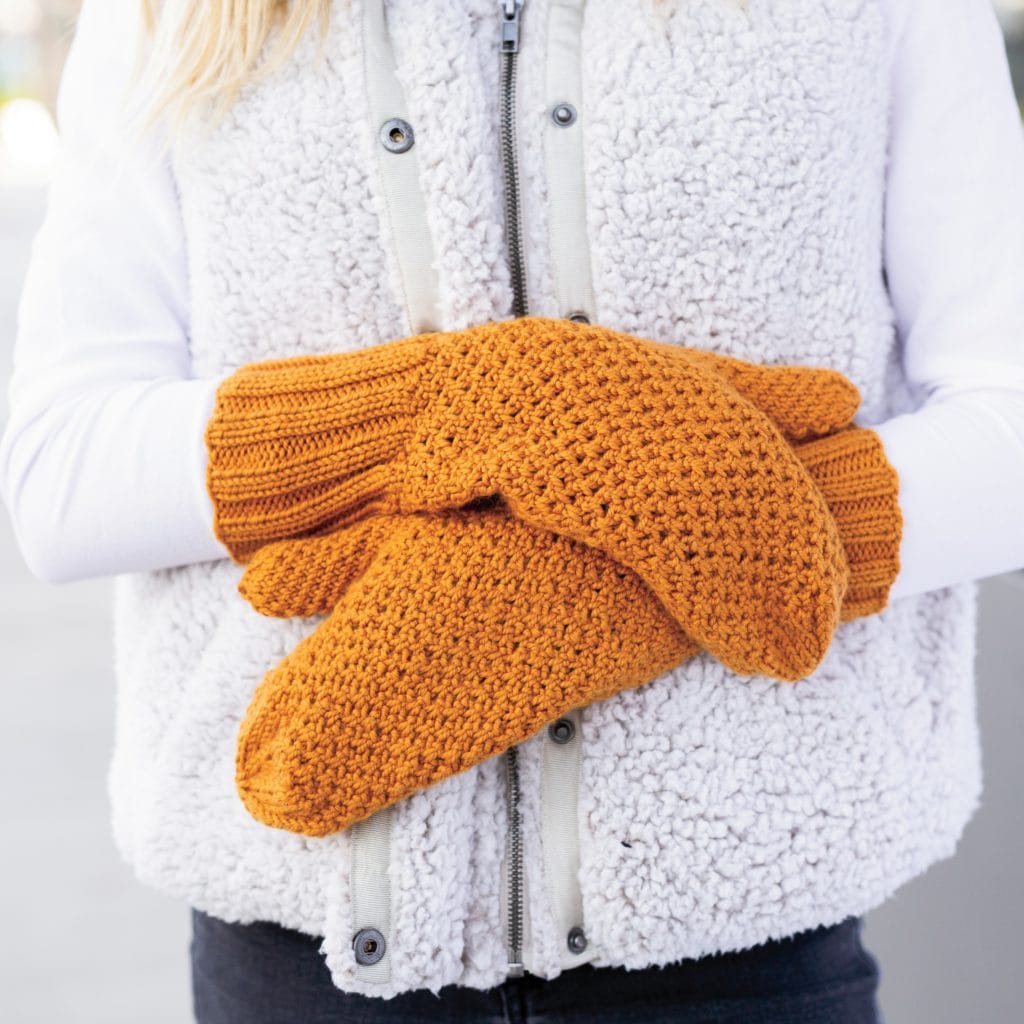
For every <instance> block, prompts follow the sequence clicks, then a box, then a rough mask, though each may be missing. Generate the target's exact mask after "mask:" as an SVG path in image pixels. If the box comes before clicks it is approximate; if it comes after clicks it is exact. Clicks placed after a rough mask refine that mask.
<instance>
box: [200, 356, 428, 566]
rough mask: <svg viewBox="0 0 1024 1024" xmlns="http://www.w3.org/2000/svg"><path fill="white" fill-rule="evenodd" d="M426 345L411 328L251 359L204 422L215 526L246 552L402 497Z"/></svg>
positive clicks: (232, 547)
mask: <svg viewBox="0 0 1024 1024" xmlns="http://www.w3.org/2000/svg"><path fill="white" fill-rule="evenodd" d="M428 359H429V353H428V349H427V346H426V345H425V344H424V343H423V342H422V341H421V340H419V339H417V338H411V339H410V338H403V339H400V340H399V341H395V342H391V343H389V344H386V345H377V346H374V347H372V348H367V349H363V350H360V351H356V352H345V353H338V354H331V355H322V356H302V357H297V358H293V359H278V360H270V361H266V362H261V363H252V364H249V365H247V366H243V367H241V369H239V370H237V371H236V372H235V373H233V374H232V375H231V376H230V377H228V378H226V379H225V380H224V381H223V383H222V384H221V385H220V386H219V388H218V389H217V395H216V400H215V402H214V409H213V413H212V415H211V417H210V420H209V422H208V424H207V427H206V432H205V441H206V448H207V452H208V462H207V473H206V485H207V490H208V492H209V494H210V498H211V499H212V501H213V507H214V532H215V533H216V535H217V537H218V539H219V540H220V541H221V543H222V544H224V546H225V547H226V548H227V549H228V551H229V552H230V553H231V555H232V557H233V558H235V560H236V561H239V562H244V561H246V560H247V559H248V558H249V557H250V556H251V555H252V553H253V552H254V551H256V550H257V549H259V548H260V547H262V546H263V545H264V544H267V543H270V542H271V541H275V540H284V539H287V538H293V537H300V536H311V535H316V534H318V533H322V532H325V531H328V530H331V529H335V528H337V527H339V526H343V525H345V524H346V523H348V522H350V521H351V520H352V519H355V518H359V517H361V516H362V515H366V514H370V513H371V512H376V511H380V512H385V513H386V512H391V511H395V510H396V508H397V497H398V485H399V482H400V480H401V474H402V471H403V466H404V462H405V452H406V446H407V444H408V440H409V438H410V437H411V435H412V433H413V429H414V426H415V418H416V415H417V413H418V412H420V405H421V397H420V387H419V383H420V379H421V370H422V367H423V365H424V364H425V363H426V362H427V361H428Z"/></svg>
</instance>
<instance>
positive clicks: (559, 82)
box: [351, 0, 598, 984]
mask: <svg viewBox="0 0 1024 1024" xmlns="http://www.w3.org/2000/svg"><path fill="white" fill-rule="evenodd" d="M583 5H584V0H566V2H554V3H551V4H549V5H548V17H547V21H546V28H545V32H546V33H547V39H546V46H545V50H546V58H545V68H544V73H545V79H544V81H545V89H546V92H547V95H548V96H549V97H550V98H551V102H550V104H549V106H548V112H547V115H546V126H545V133H544V166H545V175H546V178H547V181H546V194H547V196H548V209H547V222H548V233H549V246H550V261H551V271H552V274H553V284H554V291H555V294H556V296H557V302H558V304H559V307H560V315H563V316H566V317H568V318H570V319H573V320H576V321H580V322H590V321H591V320H592V319H594V318H595V303H594V297H593V290H592V284H591V264H590V250H589V246H588V244H587V230H586V197H585V189H584V173H583V136H582V132H583V129H584V124H585V118H584V111H583V105H582V87H581V32H582V23H583ZM538 6H540V5H538ZM498 7H499V12H498V13H499V14H500V18H501V22H502V24H501V25H500V26H496V38H497V39H498V40H499V46H498V48H499V50H500V51H501V62H502V86H503V93H504V95H503V103H502V108H503V118H502V120H503V125H502V126H501V127H502V130H503V134H504V142H505V144H504V145H503V147H502V151H503V161H504V167H505V172H506V213H507V215H508V220H507V221H506V230H507V232H513V233H514V235H515V238H516V239H517V240H518V241H517V243H516V244H513V242H512V241H511V240H510V241H509V247H510V251H509V255H510V264H511V265H510V269H511V271H512V280H513V282H515V281H517V280H519V281H523V282H524V284H523V287H522V288H520V289H517V296H518V295H521V296H522V299H521V301H518V300H517V303H516V309H517V313H518V314H519V315H529V311H528V309H527V306H526V301H525V267H524V265H523V264H524V260H525V254H524V253H523V251H522V241H521V240H522V232H521V227H520V215H521V205H520V196H519V180H518V173H517V168H516V166H515V160H516V152H515V150H516V145H517V142H516V132H515V117H516V111H515V97H514V84H515V74H514V64H513V66H512V67H511V69H510V66H509V61H510V57H509V53H508V46H509V41H510V39H514V49H513V53H515V52H517V51H518V43H519V33H518V19H519V18H521V17H522V11H523V10H524V7H525V4H524V0H498ZM510 13H511V15H512V18H511V19H510V17H509V15H510ZM510 21H511V29H510ZM510 31H511V33H512V34H510ZM363 41H364V49H365V60H366V89H367V95H368V103H369V108H370V114H371V118H372V121H373V124H374V125H376V126H377V128H376V130H377V139H376V140H375V142H376V152H377V157H378V161H379V171H380V179H381V182H382V186H383V194H384V197H385V204H386V211H385V217H384V223H385V224H386V225H387V226H388V229H389V235H390V239H389V240H390V243H391V247H392V250H393V252H394V253H395V257H396V262H397V270H398V278H399V282H400V284H401V294H402V296H403V299H404V301H405V317H406V320H407V323H408V327H409V333H410V334H415V333H421V332H424V331H430V330H439V329H441V328H440V317H439V312H438V309H439V307H438V299H437V296H438V281H437V272H436V270H435V262H434V248H433V242H432V239H431V234H430V231H429V228H428V221H427V214H426V201H425V197H424V195H423V193H422V188H421V179H420V175H419V168H418V165H417V158H416V147H415V125H414V124H413V123H412V119H411V118H410V116H409V113H408V108H407V105H406V101H405V97H404V94H403V90H402V88H401V86H400V84H399V81H398V78H397V76H396V74H395V59H394V54H393V51H392V46H391V39H390V35H389V33H388V29H387V24H386V19H385V13H384V0H367V3H366V6H365V17H364V19H363ZM515 59H517V58H516V57H512V58H511V60H512V61H513V62H514V61H515ZM509 161H512V163H511V166H510V164H509ZM580 726H581V710H580V709H575V710H573V711H571V712H569V713H567V714H565V715H564V716H562V717H561V718H560V719H558V721H556V722H553V723H551V724H550V725H549V726H548V727H547V730H546V734H545V743H544V746H543V750H542V752H541V756H540V822H539V826H540V856H541V859H542V871H543V878H544V882H545V886H544V888H545V892H544V900H545V903H546V905H547V914H546V915H545V917H546V920H545V924H544V927H545V930H547V929H548V928H552V927H553V928H554V929H555V939H556V945H557V949H559V950H560V951H561V952H560V954H559V960H558V963H557V964H548V963H544V964H540V963H537V962H535V958H536V955H537V954H536V952H535V951H533V950H531V948H530V945H531V944H530V941H529V940H530V933H531V931H532V930H533V929H534V928H536V927H537V925H536V924H534V923H533V922H532V915H530V913H529V909H528V907H527V905H526V894H525V891H524V889H525V875H526V873H525V871H524V870H522V862H521V858H522V856H523V854H524V852H525V851H524V848H523V841H522V834H521V831H520V827H519V801H518V799H515V800H513V801H512V802H510V804H509V807H508V812H509V816H508V822H509V831H508V835H507V838H506V851H505V857H504V859H503V861H502V865H501V889H500V891H501V893H502V899H503V901H506V902H503V906H502V914H501V918H502V921H503V924H504V926H505V928H506V936H505V938H506V948H507V950H508V951H509V975H510V976H518V975H519V974H522V973H523V970H524V969H525V970H534V969H536V971H537V972H538V973H547V972H549V971H550V970H551V968H553V967H555V966H557V967H559V968H560V969H563V970H564V969H567V968H571V967H575V966H579V965H580V964H582V963H586V962H588V961H589V960H592V959H594V958H595V956H597V955H598V950H597V949H596V947H595V946H594V944H593V943H591V942H589V940H588V938H587V935H586V930H585V924H584V922H583V919H582V893H581V890H580V884H579V848H580V842H579V815H578V796H579V773H580V759H581V746H582V739H583V737H582V733H581V728H580ZM515 754H516V748H512V750H510V751H508V752H506V754H505V755H503V764H504V766H505V769H506V779H507V784H508V793H509V794H510V795H511V796H512V797H516V796H517V795H518V785H519V776H518V770H517V765H516V757H515ZM392 818H393V808H385V809H383V810H382V811H378V812H377V813H376V814H375V815H373V816H371V818H370V819H367V821H366V822H360V823H358V824H357V825H355V826H353V827H352V830H351V842H352V877H351V894H352V913H353V920H352V934H353V940H352V946H353V957H354V961H355V967H354V974H355V976H356V977H357V978H358V979H359V980H361V981H365V982H370V983H381V984H383V983H387V982H389V981H390V980H391V950H390V949H389V947H388V930H387V929H388V926H389V923H390V921H391V920H392V917H393V915H392V899H393V896H394V894H393V893H392V892H391V886H390V885H389V884H388V876H389V871H388V868H389V864H390V859H391V855H392V844H391V840H392V835H391V828H392ZM524 918H525V920H524ZM524 924H526V925H527V927H525V928H524ZM543 945H545V946H547V947H548V948H550V942H546V943H544V944H543ZM545 959H547V958H545Z"/></svg>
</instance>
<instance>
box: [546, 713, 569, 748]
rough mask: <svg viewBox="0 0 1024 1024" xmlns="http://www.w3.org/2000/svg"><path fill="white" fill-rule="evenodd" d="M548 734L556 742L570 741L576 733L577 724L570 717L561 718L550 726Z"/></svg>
mask: <svg viewBox="0 0 1024 1024" xmlns="http://www.w3.org/2000/svg"><path fill="white" fill-rule="evenodd" d="M548 735H549V736H550V737H551V738H552V739H553V740H554V741H555V743H568V742H569V740H571V739H572V738H573V736H575V735H576V726H575V725H574V724H573V723H572V722H571V721H570V720H569V719H568V718H560V719H559V720H558V721H557V722H552V723H551V725H549V726H548Z"/></svg>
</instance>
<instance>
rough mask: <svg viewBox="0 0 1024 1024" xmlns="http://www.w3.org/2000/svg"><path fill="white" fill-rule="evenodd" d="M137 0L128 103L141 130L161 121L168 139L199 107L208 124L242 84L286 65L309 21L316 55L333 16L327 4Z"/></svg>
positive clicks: (320, 0) (313, 0)
mask: <svg viewBox="0 0 1024 1024" xmlns="http://www.w3.org/2000/svg"><path fill="white" fill-rule="evenodd" d="M139 2H140V3H141V4H142V19H141V26H142V38H141V39H140V40H139V51H138V52H139V60H138V63H137V66H136V71H135V76H134V82H133V90H132V91H133V101H134V102H133V104H132V106H133V109H134V112H135V115H136V118H137V121H138V126H139V127H140V128H144V127H148V126H150V125H152V124H153V123H154V122H155V121H156V120H157V119H159V118H161V117H166V118H167V121H168V125H169V135H171V136H174V135H175V134H176V133H177V132H178V131H179V129H180V128H181V126H182V123H183V122H184V120H185V118H186V117H187V115H188V114H189V113H190V111H192V110H193V109H194V108H195V107H197V106H199V105H200V104H203V103H205V102H211V103H212V113H213V120H217V119H218V118H219V117H221V116H223V114H224V113H226V111H227V110H228V108H229V107H230V106H231V104H232V103H233V102H234V100H235V99H236V98H237V96H238V94H239V92H240V91H241V89H242V88H243V87H244V86H246V85H247V84H249V83H250V82H251V81H254V80H255V79H257V78H260V77H263V76H265V75H268V74H270V73H271V72H272V71H274V70H275V69H277V68H279V67H280V66H281V65H282V64H284V63H285V62H286V61H287V60H288V58H289V57H290V56H291V55H292V54H293V53H294V51H295V48H296V47H297V46H298V44H299V42H300V40H301V39H302V38H303V36H304V35H305V34H306V32H307V30H308V29H309V27H310V26H311V25H312V24H313V23H314V22H316V23H318V25H319V28H320V42H321V55H322V52H323V43H324V40H325V37H326V34H327V26H328V20H329V18H330V11H331V0H139ZM272 36H274V37H275V38H274V39H273V43H272V45H270V46H269V48H268V47H267V44H268V42H269V41H270V39H271V37H272Z"/></svg>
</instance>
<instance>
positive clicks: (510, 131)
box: [499, 0, 527, 316]
mask: <svg viewBox="0 0 1024 1024" xmlns="http://www.w3.org/2000/svg"><path fill="white" fill-rule="evenodd" d="M499 6H500V8H501V155H502V162H503V164H504V168H505V228H506V233H507V235H508V251H509V270H510V271H511V274H512V315H513V316H526V310H527V303H526V268H525V264H524V258H523V228H522V223H521V220H520V211H519V154H518V151H517V142H516V120H515V106H516V58H517V57H518V55H519V23H520V19H521V18H522V10H523V0H501V2H500V5H499Z"/></svg>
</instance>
